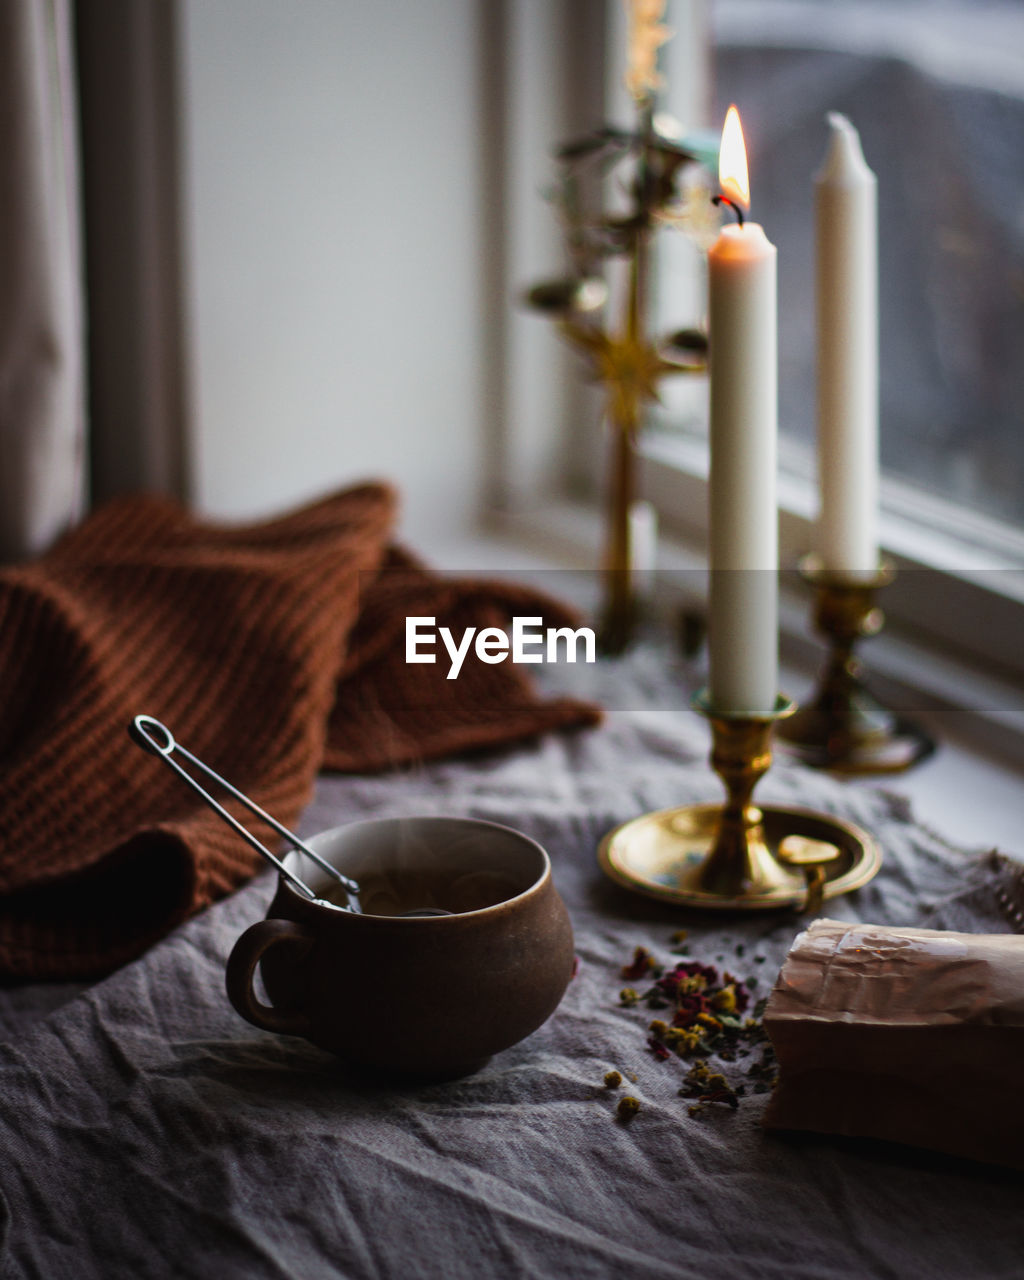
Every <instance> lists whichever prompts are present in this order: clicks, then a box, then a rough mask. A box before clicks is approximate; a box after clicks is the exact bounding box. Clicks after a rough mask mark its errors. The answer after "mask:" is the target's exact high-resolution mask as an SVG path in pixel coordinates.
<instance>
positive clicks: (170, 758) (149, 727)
mask: <svg viewBox="0 0 1024 1280" xmlns="http://www.w3.org/2000/svg"><path fill="white" fill-rule="evenodd" d="M128 736H129V737H130V738H131V740H132V741H133V742H134V743H135V745H136V746H138V747H141V748H142V749H143V751H148V752H149V753H150V755H154V756H160V757H162V758H163V760H164V763H165V764H167V766H168V767H169V768H171V769H173V770H174V772H175V773H176V774H177V775H178V777H179V778H181V780H182V782H185V783H187V784H188V786H190V787H191V788H192V790H193V791H195V792H196V794H197V795H199V796H201V797H202V799H203V800H204V801H205V802H206V804H208V805H209V806H210V808H211V809H213V811H214V812H215V813H217V814H219V815H220V816H221V818H223V820H224V821H225V822H226V823H227V824H228V826H229V827H231V828H232V829H233V830H234V831H236V832H237V833H238V835H240V836H241V837H242V839H243V840H245V841H246V842H247V843H248V844H250V845H251V846H252V848H254V849H255V850H256V852H257V853H259V854H261V855H262V856H263V857H264V858H266V860H267V861H268V862H269V863H270V864H271V865H272V866H275V867H276V868H277V869H278V871H279V872H280V873H281V875H282V876H284V878H285V879H286V880H287V881H288V882H289V884H292V885H294V887H295V888H296V889H298V890H299V892H300V893H304V894H305V895H306V897H307V898H310V899H312V900H313V901H314V902H317V901H319V898H318V895H317V894H316V893H314V891H313V890H312V889H311V888H310V887H309V885H308V884H306V882H305V881H304V880H302V879H301V878H300V877H299V876H297V875H296V874H295V872H294V871H290V870H289V869H288V867H286V866H285V865H284V863H283V862H282V861H281V860H280V858H278V857H276V856H275V855H274V854H273V853H271V852H270V850H269V849H268V848H267V847H266V845H265V844H262V843H261V842H260V841H259V840H257V839H256V837H255V836H254V835H253V834H252V832H251V831H249V830H248V829H247V828H246V827H244V826H243V825H242V824H241V823H240V822H239V821H238V819H237V818H236V817H234V815H233V814H231V813H229V812H228V811H227V809H225V808H224V806H223V805H222V804H220V803H218V801H217V800H215V799H214V798H213V796H212V795H210V793H209V791H207V790H206V789H205V788H204V787H202V786H200V784H199V783H198V782H197V781H196V779H195V778H194V777H192V775H191V774H190V773H189V772H188V770H186V769H183V768H182V767H181V765H180V764H179V763H178V761H177V760H175V758H174V757H175V755H179V756H182V757H183V758H184V759H185V760H187V761H188V762H189V764H190V765H192V767H193V768H194V769H197V770H198V771H199V772H200V773H202V774H204V775H205V776H206V777H207V778H211V779H212V780H213V781H214V782H216V783H217V785H218V786H220V787H223V788H224V790H225V791H227V792H228V794H229V795H232V796H234V797H235V799H236V800H237V801H238V802H239V804H242V805H244V806H245V807H246V809H248V810H249V812H250V813H252V814H255V816H256V817H257V818H260V819H262V821H263V822H265V823H266V824H267V825H268V826H269V827H272V828H273V829H274V830H275V831H276V832H277V833H278V835H281V836H283V837H284V838H285V839H286V840H287V841H288V843H289V844H290V845H291V847H292V848H293V849H298V850H301V851H302V853H304V854H305V855H306V857H307V858H309V859H310V861H312V862H314V863H316V865H317V866H318V867H319V868H320V869H321V870H322V871H324V872H326V873H327V875H329V876H330V877H331V878H332V879H334V880H336V881H337V882H338V883H339V884H340V885H341V886H342V888H343V889H344V890H345V894H346V906H347V909H348V910H349V911H352V912H354V913H358V912H359V911H360V910H361V908H360V905H359V885H358V884H356V882H355V881H354V880H352V879H350V878H349V877H348V876H346V875H342V873H341V872H340V871H339V870H338V869H337V867H335V866H332V864H331V863H329V862H328V861H327V860H326V858H323V857H321V856H320V854H319V853H317V851H316V850H315V849H314V848H313V847H312V846H311V845H308V844H306V843H305V841H303V840H300V839H299V837H298V836H297V835H295V833H294V832H293V831H289V830H288V828H287V827H286V826H283V825H282V824H281V823H280V822H278V820H277V819H276V818H274V817H271V815H270V814H269V813H267V812H266V810H265V809H261V808H260V806H259V805H258V804H257V803H256V802H255V801H254V800H251V799H250V798H249V797H248V796H247V795H246V794H245V793H244V792H243V791H239V789H238V788H237V787H236V786H234V785H233V784H232V783H230V782H228V780H227V778H222V777H221V775H220V774H219V773H217V772H216V771H215V770H214V769H211V768H210V766H209V765H208V764H204V763H203V761H202V760H200V759H199V757H198V756H194V755H193V754H192V752H191V751H188V750H186V748H185V747H183V746H182V745H181V743H180V742H176V741H175V739H174V734H173V733H171V731H170V729H168V728H167V726H166V725H165V724H162V723H161V722H160V721H159V720H157V719H155V718H154V717H153V716H135V717H134V719H133V720H132V722H131V724H129V726H128Z"/></svg>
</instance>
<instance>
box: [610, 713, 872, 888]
mask: <svg viewBox="0 0 1024 1280" xmlns="http://www.w3.org/2000/svg"><path fill="white" fill-rule="evenodd" d="M693 705H694V707H695V708H696V710H698V711H699V712H700V713H701V714H702V715H704V716H706V717H707V719H708V720H709V721H710V724H711V736H712V748H711V767H712V768H713V769H714V771H715V772H716V773H717V774H718V775H719V777H720V778H721V779H722V782H723V783H724V785H725V791H726V800H725V803H724V804H718V805H715V804H693V805H684V806H683V807H681V808H677V809H662V810H659V811H657V812H655V813H648V814H644V815H643V816H642V817H639V818H634V819H633V820H632V821H630V822H627V823H624V824H623V825H622V826H620V827H617V828H616V829H615V830H614V831H612V832H610V833H609V834H608V835H607V836H606V837H605V838H604V840H603V841H602V842H601V846H600V849H599V851H598V860H599V862H600V864H601V867H602V869H603V870H604V871H605V872H606V874H607V875H609V876H610V877H611V878H612V879H613V880H615V881H617V882H618V883H619V884H622V885H624V886H625V887H626V888H629V889H634V890H637V891H638V892H640V893H643V894H646V895H647V896H649V897H654V898H662V899H666V900H668V901H670V902H674V903H678V904H680V905H685V906H693V907H705V908H712V909H718V910H738V911H750V910H760V909H766V908H772V907H787V906H788V907H796V908H798V909H800V910H803V911H811V912H814V911H817V910H818V908H819V907H820V906H821V903H822V902H823V900H824V899H825V898H833V897H836V896H837V895H839V894H842V893H848V892H849V891H850V890H852V889H857V888H859V887H860V886H861V885H863V884H866V883H867V882H868V881H869V880H870V879H871V877H872V876H873V875H874V874H875V873H876V872H877V870H878V868H879V866H880V865H881V860H882V859H881V852H880V851H879V848H878V846H877V844H876V843H875V841H874V840H873V839H872V838H871V836H869V835H868V834H867V832H865V831H863V830H861V828H859V827H857V826H855V825H854V824H853V823H850V822H846V821H843V820H841V819H839V818H835V817H832V816H831V815H828V814H823V813H818V812H816V811H814V810H811V809H802V808H780V807H770V808H764V809H761V808H758V807H757V806H755V805H754V804H753V803H752V797H753V792H754V788H755V787H756V785H757V783H758V781H759V780H760V779H761V778H762V777H763V776H764V775H765V774H766V773H767V772H768V769H769V768H770V767H771V762H772V734H773V731H774V730H775V729H776V726H777V725H779V724H780V723H781V722H784V721H785V720H786V719H787V718H789V717H791V716H792V715H793V714H794V712H795V710H796V707H795V704H794V703H792V702H791V701H790V700H789V699H788V698H785V697H782V696H780V697H779V699H778V701H777V703H776V706H775V709H774V711H773V712H772V714H771V715H766V716H748V715H724V714H722V713H720V712H716V711H715V710H714V709H713V708H712V707H711V705H710V702H709V699H708V694H707V691H706V690H705V691H703V692H701V693H699V694H697V695H696V696H695V698H694V700H693Z"/></svg>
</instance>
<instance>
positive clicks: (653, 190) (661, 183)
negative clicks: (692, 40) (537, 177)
mask: <svg viewBox="0 0 1024 1280" xmlns="http://www.w3.org/2000/svg"><path fill="white" fill-rule="evenodd" d="M637 109H638V121H637V127H636V128H635V129H634V130H632V131H630V130H623V129H618V128H613V127H605V128H602V129H600V130H598V131H597V132H596V133H594V134H592V135H590V136H588V137H586V138H583V139H580V140H576V141H573V142H570V143H567V144H565V145H564V146H562V147H560V148H559V149H558V151H557V153H556V154H557V159H558V161H559V163H560V165H561V167H562V175H561V183H560V186H559V188H558V195H557V203H558V206H559V209H560V212H561V215H562V222H563V226H564V228H565V235H566V248H567V252H568V257H569V261H570V274H569V275H568V276H567V277H566V278H564V279H559V280H550V281H546V282H544V283H542V284H539V285H535V286H534V287H533V288H532V289H530V290H529V291H528V293H527V295H526V300H527V303H528V304H529V305H530V306H531V307H533V308H534V309H535V310H538V311H541V312H544V313H546V314H547V315H549V316H551V317H552V318H553V319H555V320H556V321H557V322H558V326H559V330H560V332H561V334H562V336H563V337H564V338H565V339H566V340H567V341H568V342H570V343H571V344H572V345H573V346H574V347H575V348H576V350H577V351H579V352H580V353H581V354H582V355H583V356H584V358H585V360H586V362H587V365H588V369H589V372H590V375H591V376H592V377H593V378H594V379H595V380H597V381H599V382H600V383H601V384H602V386H603V387H604V389H605V411H606V414H607V418H608V422H609V425H610V427H611V435H612V441H611V450H610V459H609V465H608V478H607V493H606V517H605V520H606V523H605V547H604V557H603V574H602V580H603V588H604V590H603V595H604V599H603V605H602V608H601V613H600V619H599V625H598V637H599V641H600V644H601V647H602V649H603V650H604V651H605V652H607V653H620V652H622V651H623V650H624V649H626V648H627V647H628V645H629V644H630V642H631V640H632V638H633V635H634V631H635V628H636V624H637V620H638V612H639V610H638V606H637V600H636V593H635V583H634V581H633V574H632V566H631V556H630V545H629V512H630V507H631V506H632V504H633V502H634V500H635V498H636V494H637V459H636V444H637V437H638V435H639V432H640V428H641V425H642V418H643V411H644V408H645V406H646V405H648V404H649V403H650V402H651V401H656V400H658V398H659V393H658V384H659V382H660V380H661V379H662V378H663V377H666V376H669V375H678V374H686V373H698V372H702V371H703V370H705V369H706V367H707V338H706V335H705V334H704V333H703V332H702V331H701V330H699V329H682V330H679V331H678V332H676V333H672V334H669V335H666V336H664V337H662V338H654V337H651V336H650V334H649V333H648V311H649V296H648V295H649V287H650V282H649V276H650V260H651V247H652V241H653V237H654V234H655V232H656V230H657V228H658V227H659V226H660V225H663V224H666V223H671V224H675V225H679V226H683V227H684V228H686V229H689V230H691V231H692V233H693V234H695V235H697V236H700V235H701V234H705V235H706V234H707V233H708V232H707V228H708V227H709V226H711V225H712V224H714V225H717V214H715V213H714V212H713V210H712V206H711V202H710V199H709V198H708V192H707V189H706V188H705V187H701V188H700V194H699V196H698V194H697V193H696V191H693V192H691V193H690V195H689V198H686V197H685V196H684V193H683V192H682V180H683V175H684V174H685V173H687V172H688V171H690V170H692V169H694V168H696V167H698V161H697V158H696V157H695V156H694V155H693V154H692V153H691V152H690V151H688V150H687V149H686V148H685V147H683V146H681V145H679V144H678V143H677V142H675V141H673V140H672V139H670V138H668V137H665V136H664V135H663V134H661V133H659V132H658V130H657V129H656V128H655V124H654V99H653V95H652V93H651V92H650V91H649V90H646V91H643V92H641V94H640V95H639V97H638V99H637ZM623 165H629V166H631V168H632V175H631V178H630V180H629V181H627V182H625V183H622V184H618V183H616V184H614V188H613V184H612V183H610V182H609V181H608V179H609V178H610V177H611V176H612V175H613V174H615V175H618V171H619V170H620V168H621V167H622V166H623ZM609 189H614V190H615V191H618V192H620V193H623V192H624V194H625V197H626V200H627V205H626V207H625V208H622V209H614V210H612V209H609V208H607V207H606V204H605V200H606V193H607V191H608V190H609ZM613 258H618V259H620V260H625V262H626V263H627V273H626V283H625V288H624V294H623V298H622V301H621V315H620V317H619V319H618V323H616V322H615V320H614V319H613V318H612V317H611V316H610V315H609V310H610V306H609V290H608V287H607V284H606V282H605V278H604V273H605V265H606V261H607V260H609V259H613Z"/></svg>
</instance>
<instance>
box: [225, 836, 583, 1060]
mask: <svg viewBox="0 0 1024 1280" xmlns="http://www.w3.org/2000/svg"><path fill="white" fill-rule="evenodd" d="M310 844H311V845H312V846H313V848H314V849H315V850H316V852H317V853H319V854H320V856H321V857H323V858H325V859H326V860H327V861H328V862H330V863H331V865H332V866H335V867H337V869H338V870H339V871H342V872H343V873H344V874H345V875H347V876H350V877H352V878H353V879H355V880H356V881H358V882H359V884H360V887H361V893H360V900H361V903H362V907H363V913H362V914H356V913H354V912H351V911H348V910H345V909H343V907H342V906H335V905H331V904H330V902H326V901H312V900H311V899H309V898H307V897H306V896H305V895H304V894H302V892H301V891H300V890H298V889H296V888H295V887H293V886H292V885H291V884H290V883H289V882H288V881H287V880H286V879H285V878H284V877H283V876H280V877H279V878H278V886H277V893H276V894H275V896H274V900H273V902H272V903H271V905H270V909H269V911H268V916H267V919H266V920H261V921H260V922H259V923H258V924H254V925H252V926H251V927H250V928H249V929H247V930H246V931H245V933H243V934H242V936H241V937H240V938H239V939H238V941H237V942H236V943H235V946H234V948H233V949H232V952H231V955H230V957H229V959H228V965H227V991H228V997H229V999H230V1000H231V1003H232V1004H233V1005H234V1007H235V1008H236V1009H237V1011H238V1012H239V1013H240V1014H241V1015H242V1017H243V1018H245V1019H247V1020H248V1021H249V1022H251V1023H253V1024H254V1025H255V1026H257V1027H262V1028H264V1029H266V1030H268V1031H278V1032H283V1033H286V1034H290V1035H298V1036H304V1037H305V1038H306V1039H307V1040H311V1041H312V1042H313V1043H314V1044H316V1045H319V1046H320V1047H321V1048H324V1049H328V1050H330V1051H331V1052H333V1053H335V1054H337V1055H338V1056H339V1057H341V1058H343V1059H345V1060H346V1061H347V1062H349V1063H351V1064H353V1065H355V1066H358V1067H364V1068H373V1069H374V1070H377V1071H383V1072H388V1073H394V1074H398V1075H415V1076H420V1077H433V1078H441V1077H455V1076H459V1075H466V1074H469V1073H470V1072H471V1071H474V1070H476V1069H477V1068H478V1067H480V1066H482V1065H483V1063H484V1062H486V1061H487V1059H488V1058H489V1057H490V1056H491V1055H492V1054H494V1053H497V1052H498V1051H499V1050H501V1049H507V1048H508V1047H509V1046H510V1045H513V1044H516V1043H517V1042H518V1041H520V1040H522V1039H523V1038H524V1037H526V1036H528V1035H529V1034H530V1033H531V1032H532V1031H535V1030H536V1029H537V1028H538V1027H539V1026H540V1025H541V1024H542V1023H543V1022H545V1021H546V1020H547V1019H548V1018H549V1017H550V1015H551V1014H552V1013H553V1012H554V1010H555V1008H556V1007H557V1006H558V1003H559V1001H560V1000H561V998H562V995H563V994H564V992H565V989H566V987H567V985H568V983H569V979H570V978H571V976H572V971H573V964H574V955H573V936H572V927H571V925H570V923H569V916H568V913H567V912H566V909H565V905H564V903H563V902H562V900H561V898H560V897H559V896H558V893H557V892H556V890H555V886H554V883H553V881H552V878H551V863H550V860H549V858H548V855H547V853H546V852H545V851H544V849H542V848H541V846H540V845H539V844H537V842H536V841H534V840H531V839H530V838H529V837H528V836H525V835H523V834H522V833H521V832H518V831H514V830H512V828H510V827H503V826H500V825H498V824H497V823H493V822H483V821H478V820H476V819H470V818H434V817H417V818H379V819H371V820H368V821H365V822H356V823H352V824H351V825H349V826H345V827H339V828H337V829H335V830H333V831H328V832H325V833H324V834H322V835H320V836H316V837H314V838H313V840H311V841H310ZM285 862H286V865H287V866H288V867H289V869H291V870H293V871H295V872H297V873H298V875H299V876H300V877H301V879H302V880H304V881H305V883H306V884H308V885H309V887H310V888H311V889H312V890H313V891H314V892H315V893H317V894H320V895H322V897H324V898H327V897H329V896H330V895H331V892H332V887H333V888H335V889H336V888H337V885H336V884H335V882H334V881H333V880H331V878H330V877H329V876H327V875H326V874H325V873H324V872H323V871H322V870H320V869H319V868H317V867H316V866H315V865H314V863H313V862H312V860H311V859H310V858H308V857H307V856H306V855H305V854H302V853H300V852H297V851H296V852H293V853H290V854H289V855H288V857H287V858H286V860H285ZM337 901H339V902H342V903H343V902H344V897H343V895H342V896H339V897H338V899H337ZM423 909H428V910H441V911H445V912H449V913H450V914H443V915H412V916H409V915H404V914H402V913H403V912H408V911H417V910H423ZM257 965H259V966H260V967H261V973H262V976H263V983H264V986H265V988H266V992H267V995H268V996H269V997H270V1001H271V1003H270V1004H269V1005H268V1004H264V1003H263V1002H262V1001H261V1000H260V999H259V998H258V997H257V995H256V993H255V991H254V990H253V978H254V976H255V971H256V967H257Z"/></svg>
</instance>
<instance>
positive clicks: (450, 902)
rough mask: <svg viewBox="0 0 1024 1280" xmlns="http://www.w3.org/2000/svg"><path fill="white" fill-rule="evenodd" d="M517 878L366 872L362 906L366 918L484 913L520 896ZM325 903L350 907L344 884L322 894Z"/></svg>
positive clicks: (475, 873)
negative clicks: (412, 914)
mask: <svg viewBox="0 0 1024 1280" xmlns="http://www.w3.org/2000/svg"><path fill="white" fill-rule="evenodd" d="M520 892H521V889H520V886H519V883H518V882H517V881H516V880H515V878H514V877H512V876H509V875H504V874H502V873H501V872H497V871H469V872H458V871H456V872H447V873H446V872H444V871H405V872H397V871H396V872H392V873H390V874H379V873H378V874H374V873H373V872H369V873H366V872H364V873H363V875H362V876H361V877H360V880H359V905H360V907H361V908H362V912H363V914H364V915H368V916H402V915H408V914H409V913H410V912H416V911H428V910H429V911H447V912H451V913H452V914H453V915H458V914H459V913H460V912H464V911H482V910H483V909H484V908H485V907H493V906H495V905H496V904H497V903H499V902H504V901H506V899H508V898H514V897H515V896H516V894H518V893H520ZM320 896H321V898H322V899H323V900H324V901H325V902H330V903H333V904H334V905H336V906H339V907H344V906H345V905H346V895H345V890H344V888H343V887H342V886H341V885H336V886H334V887H333V888H327V889H325V890H324V891H323V892H322V893H321V895H320Z"/></svg>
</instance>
